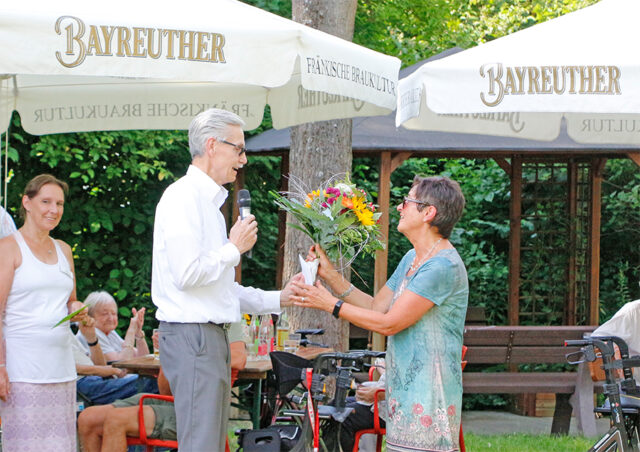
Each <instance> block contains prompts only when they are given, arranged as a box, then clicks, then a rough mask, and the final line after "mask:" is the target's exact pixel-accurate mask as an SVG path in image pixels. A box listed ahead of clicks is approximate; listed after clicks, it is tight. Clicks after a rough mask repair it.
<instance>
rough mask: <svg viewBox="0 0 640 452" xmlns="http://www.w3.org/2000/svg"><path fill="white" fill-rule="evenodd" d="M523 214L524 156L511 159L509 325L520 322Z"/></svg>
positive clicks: (515, 156)
mask: <svg viewBox="0 0 640 452" xmlns="http://www.w3.org/2000/svg"><path fill="white" fill-rule="evenodd" d="M521 216H522V157H520V156H518V155H514V156H513V158H512V159H511V202H510V205H509V223H510V228H509V229H510V231H511V232H510V234H509V309H508V317H509V325H518V324H519V323H520V235H521V227H522V222H521Z"/></svg>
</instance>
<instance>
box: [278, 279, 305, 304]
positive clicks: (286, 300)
mask: <svg viewBox="0 0 640 452" xmlns="http://www.w3.org/2000/svg"><path fill="white" fill-rule="evenodd" d="M294 282H300V283H303V282H304V276H302V273H298V274H297V275H294V276H293V278H291V279H290V280H289V282H288V283H287V285H286V286H284V289H282V292H280V307H283V308H286V307H288V306H293V302H294V301H295V300H294V299H292V298H291V296H292V295H293V294H294V292H293V288H294V287H293V283H294Z"/></svg>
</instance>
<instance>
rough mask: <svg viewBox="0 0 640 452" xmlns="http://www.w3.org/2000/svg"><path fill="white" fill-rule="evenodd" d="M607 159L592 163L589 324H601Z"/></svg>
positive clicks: (594, 160) (596, 160)
mask: <svg viewBox="0 0 640 452" xmlns="http://www.w3.org/2000/svg"><path fill="white" fill-rule="evenodd" d="M606 161H607V160H606V159H593V160H592V161H591V171H590V177H589V179H590V182H591V231H590V234H589V235H590V237H589V241H590V242H591V243H590V245H591V246H590V247H589V248H590V249H591V269H590V272H589V324H591V325H598V324H599V323H600V222H601V208H602V199H601V196H602V173H603V171H604V165H605V163H606Z"/></svg>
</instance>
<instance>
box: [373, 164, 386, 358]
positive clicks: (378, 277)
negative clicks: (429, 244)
mask: <svg viewBox="0 0 640 452" xmlns="http://www.w3.org/2000/svg"><path fill="white" fill-rule="evenodd" d="M390 197H391V152H389V151H384V152H382V154H381V155H380V172H379V179H378V209H379V210H380V211H381V212H382V216H381V217H380V223H379V225H380V232H381V233H382V242H383V243H384V244H385V245H386V246H385V249H383V250H379V251H377V252H376V260H375V268H374V273H373V275H374V276H373V293H374V295H375V294H377V293H378V291H379V290H380V289H382V288H383V287H384V285H385V283H386V282H387V261H388V259H389V240H388V239H389V209H390V205H389V200H390ZM385 339H386V338H385V337H384V336H383V335H382V334H380V333H373V336H372V339H371V349H372V350H379V351H384V350H385V349H386V344H385Z"/></svg>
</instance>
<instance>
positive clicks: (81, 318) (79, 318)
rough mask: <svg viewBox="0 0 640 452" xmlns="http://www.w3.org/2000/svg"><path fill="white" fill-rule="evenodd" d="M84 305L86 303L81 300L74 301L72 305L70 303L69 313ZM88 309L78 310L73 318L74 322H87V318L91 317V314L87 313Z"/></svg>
mask: <svg viewBox="0 0 640 452" xmlns="http://www.w3.org/2000/svg"><path fill="white" fill-rule="evenodd" d="M83 306H84V303H82V302H80V301H73V302H71V304H70V305H68V309H69V314H71V313H72V312H75V311H77V310H78V309H80V308H82V307H83ZM87 311H88V309H83V310H82V311H80V312H78V313H77V314H76V315H74V316H73V317H72V318H71V321H72V322H79V323H83V322H86V321H87V319H88V318H89V314H88V313H87Z"/></svg>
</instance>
